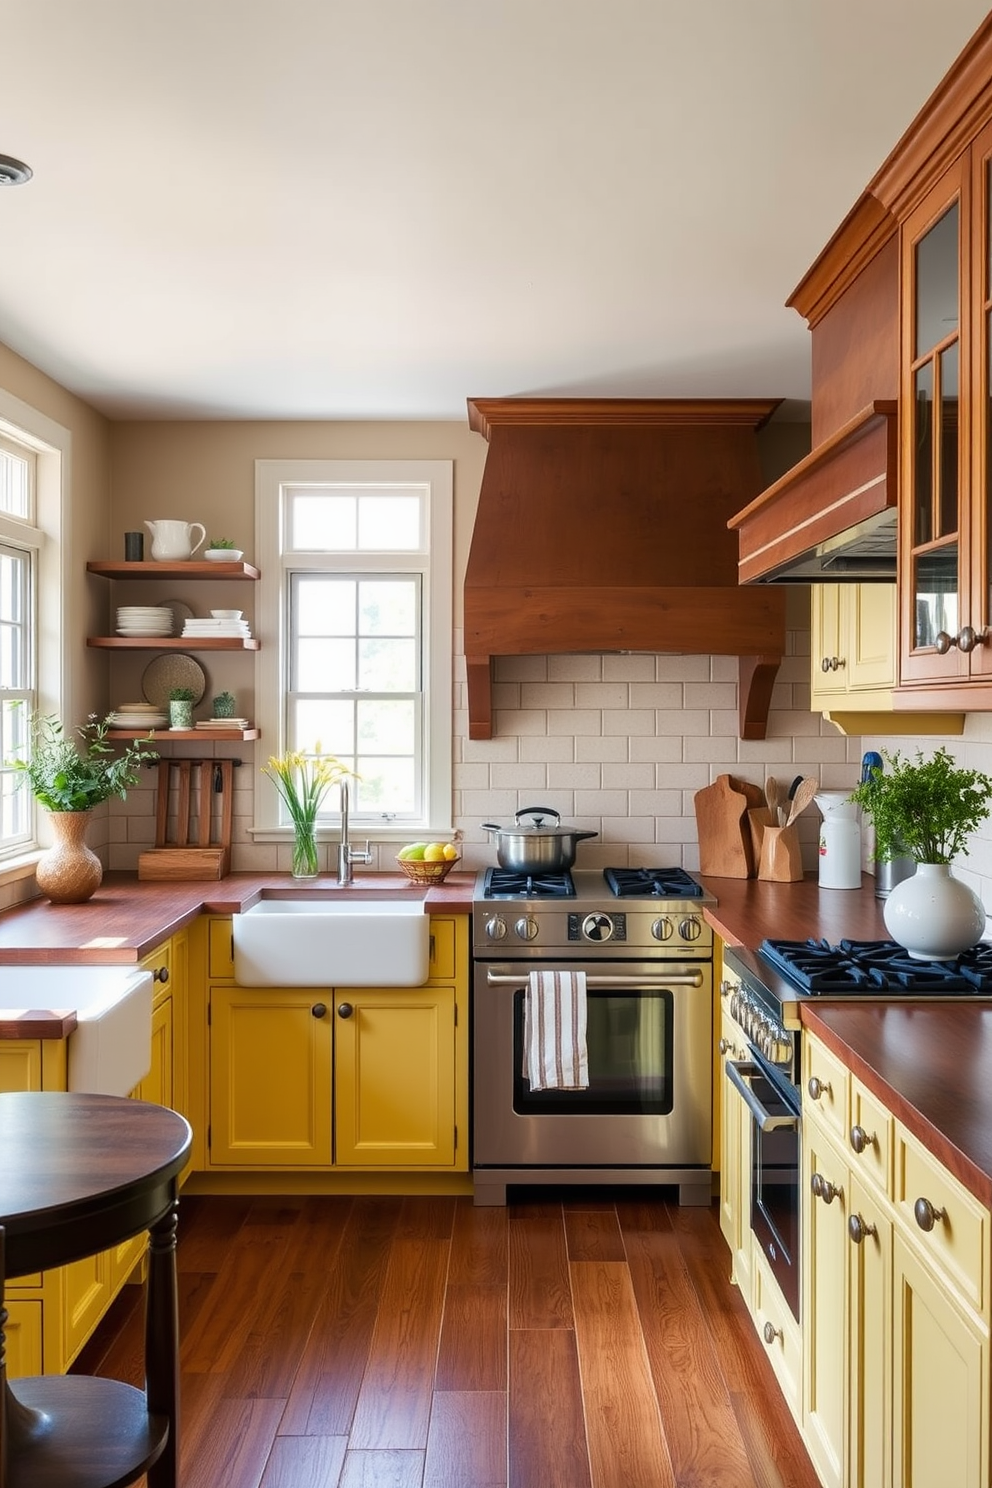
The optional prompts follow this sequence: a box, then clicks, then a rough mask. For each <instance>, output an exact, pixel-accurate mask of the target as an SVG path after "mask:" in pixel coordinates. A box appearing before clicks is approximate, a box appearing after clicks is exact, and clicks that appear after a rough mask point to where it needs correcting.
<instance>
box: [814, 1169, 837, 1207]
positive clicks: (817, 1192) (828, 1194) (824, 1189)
mask: <svg viewBox="0 0 992 1488" xmlns="http://www.w3.org/2000/svg"><path fill="white" fill-rule="evenodd" d="M809 1186H810V1188H811V1189H812V1192H813V1197H814V1198H815V1199H822V1200H823V1202H824V1203H825V1204H832V1203H833V1201H834V1199H836V1198H838V1197H839V1196H840V1195H841V1193H842V1192H843V1190H842V1189H841V1188H840V1187H839V1186H838V1185H837V1184H834V1183H831V1182H830V1181H829V1179H827V1178H824V1176H823V1174H822V1173H814V1174H813V1176H812V1178H811V1179H810V1180H809Z"/></svg>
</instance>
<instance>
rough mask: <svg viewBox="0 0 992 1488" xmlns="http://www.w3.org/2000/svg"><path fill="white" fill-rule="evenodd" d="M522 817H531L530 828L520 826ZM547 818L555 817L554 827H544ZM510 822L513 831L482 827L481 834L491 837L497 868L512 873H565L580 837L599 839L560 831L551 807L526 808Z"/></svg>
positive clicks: (589, 834)
mask: <svg viewBox="0 0 992 1488" xmlns="http://www.w3.org/2000/svg"><path fill="white" fill-rule="evenodd" d="M522 816H532V817H534V818H535V821H534V823H533V825H531V826H521V825H520V818H521V817H522ZM549 816H551V817H554V821H555V824H554V826H553V827H549V826H545V818H546V817H549ZM513 820H514V823H515V825H514V826H512V827H497V826H496V825H495V823H494V822H483V823H482V830H483V831H484V832H491V833H492V834H493V840H494V841H495V843H496V857H497V860H498V862H499V866H500V867H501V868H509V869H510V870H511V872H513V873H566V872H567V871H568V869H569V868H571V866H572V864H573V863H574V862H575V844H576V843H577V842H581V841H582V839H583V837H598V836H599V833H598V832H580V831H578V830H577V828H575V827H563V826H562V825H561V817H560V816H559V815H558V812H557V811H555V810H554V809H553V808H552V807H550V806H525V807H524V808H523V810H522V811H518V812H517V813H516V815H515V816H514V818H513Z"/></svg>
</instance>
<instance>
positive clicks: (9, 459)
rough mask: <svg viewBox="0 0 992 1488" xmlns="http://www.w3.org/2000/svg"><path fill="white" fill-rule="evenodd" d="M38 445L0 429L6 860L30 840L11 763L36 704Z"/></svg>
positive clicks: (1, 766) (1, 761)
mask: <svg viewBox="0 0 992 1488" xmlns="http://www.w3.org/2000/svg"><path fill="white" fill-rule="evenodd" d="M37 470H38V457H37V453H36V451H35V450H34V449H33V448H32V447H31V446H30V445H27V444H22V443H20V442H19V441H18V440H16V439H14V438H12V437H11V436H9V435H7V434H5V433H3V432H0V860H2V859H3V858H4V857H9V856H10V855H11V854H12V853H14V852H16V851H17V850H19V849H22V848H24V847H26V846H28V845H30V844H31V842H32V841H33V838H34V814H33V807H32V798H31V793H30V792H29V791H27V790H25V789H24V788H23V782H22V780H21V778H20V776H19V775H18V774H17V773H16V772H15V771H14V770H13V769H12V768H11V765H10V761H11V760H13V759H14V758H19V759H26V758H27V755H28V749H29V737H28V736H29V725H30V717H31V714H32V712H33V711H34V709H35V706H36V698H37V692H36V675H37V658H36V620H35V616H36V602H35V596H36V590H37V561H36V559H37V552H38V549H39V547H40V544H41V534H40V533H39V531H38V528H37V526H36V520H35V511H36V492H37Z"/></svg>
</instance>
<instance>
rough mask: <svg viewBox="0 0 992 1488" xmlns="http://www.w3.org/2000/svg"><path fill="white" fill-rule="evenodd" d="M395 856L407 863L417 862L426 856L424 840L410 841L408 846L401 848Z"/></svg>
mask: <svg viewBox="0 0 992 1488" xmlns="http://www.w3.org/2000/svg"><path fill="white" fill-rule="evenodd" d="M396 856H397V857H398V858H403V859H404V861H406V862H408V863H419V862H422V861H423V859H424V858H425V857H426V856H427V843H426V842H411V843H410V845H409V847H404V848H402V849H401V850H400V851H399V852H398V853H397V854H396Z"/></svg>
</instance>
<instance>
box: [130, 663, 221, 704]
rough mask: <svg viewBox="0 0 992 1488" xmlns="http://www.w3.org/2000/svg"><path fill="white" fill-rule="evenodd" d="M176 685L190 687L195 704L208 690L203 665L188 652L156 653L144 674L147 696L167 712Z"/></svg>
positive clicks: (142, 683)
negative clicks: (170, 696)
mask: <svg viewBox="0 0 992 1488" xmlns="http://www.w3.org/2000/svg"><path fill="white" fill-rule="evenodd" d="M174 687H188V688H190V690H191V691H192V693H193V704H194V706H195V705H196V704H197V703H198V702H199V701H200V699H201V698H202V697H203V694H204V693H205V692H206V690H207V679H206V677H205V676H204V672H203V668H202V667H201V666H200V664H199V662H198V661H196V660H194V658H193V657H192V656H187V655H186V654H185V653H184V652H182V651H169V652H167V653H165V654H163V655H162V656H156V658H155V660H154V661H150V662H149V663H148V665H147V666H146V667H145V670H144V671H143V672H142V674H141V690H142V692H143V693H144V695H145V697H146V698H147V699H148V701H149V702H150V703H155V704H156V706H157V707H159V708H161V709H162V710H163V712H165V713H168V711H169V693H170V692H171V691H172V689H173V688H174Z"/></svg>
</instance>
